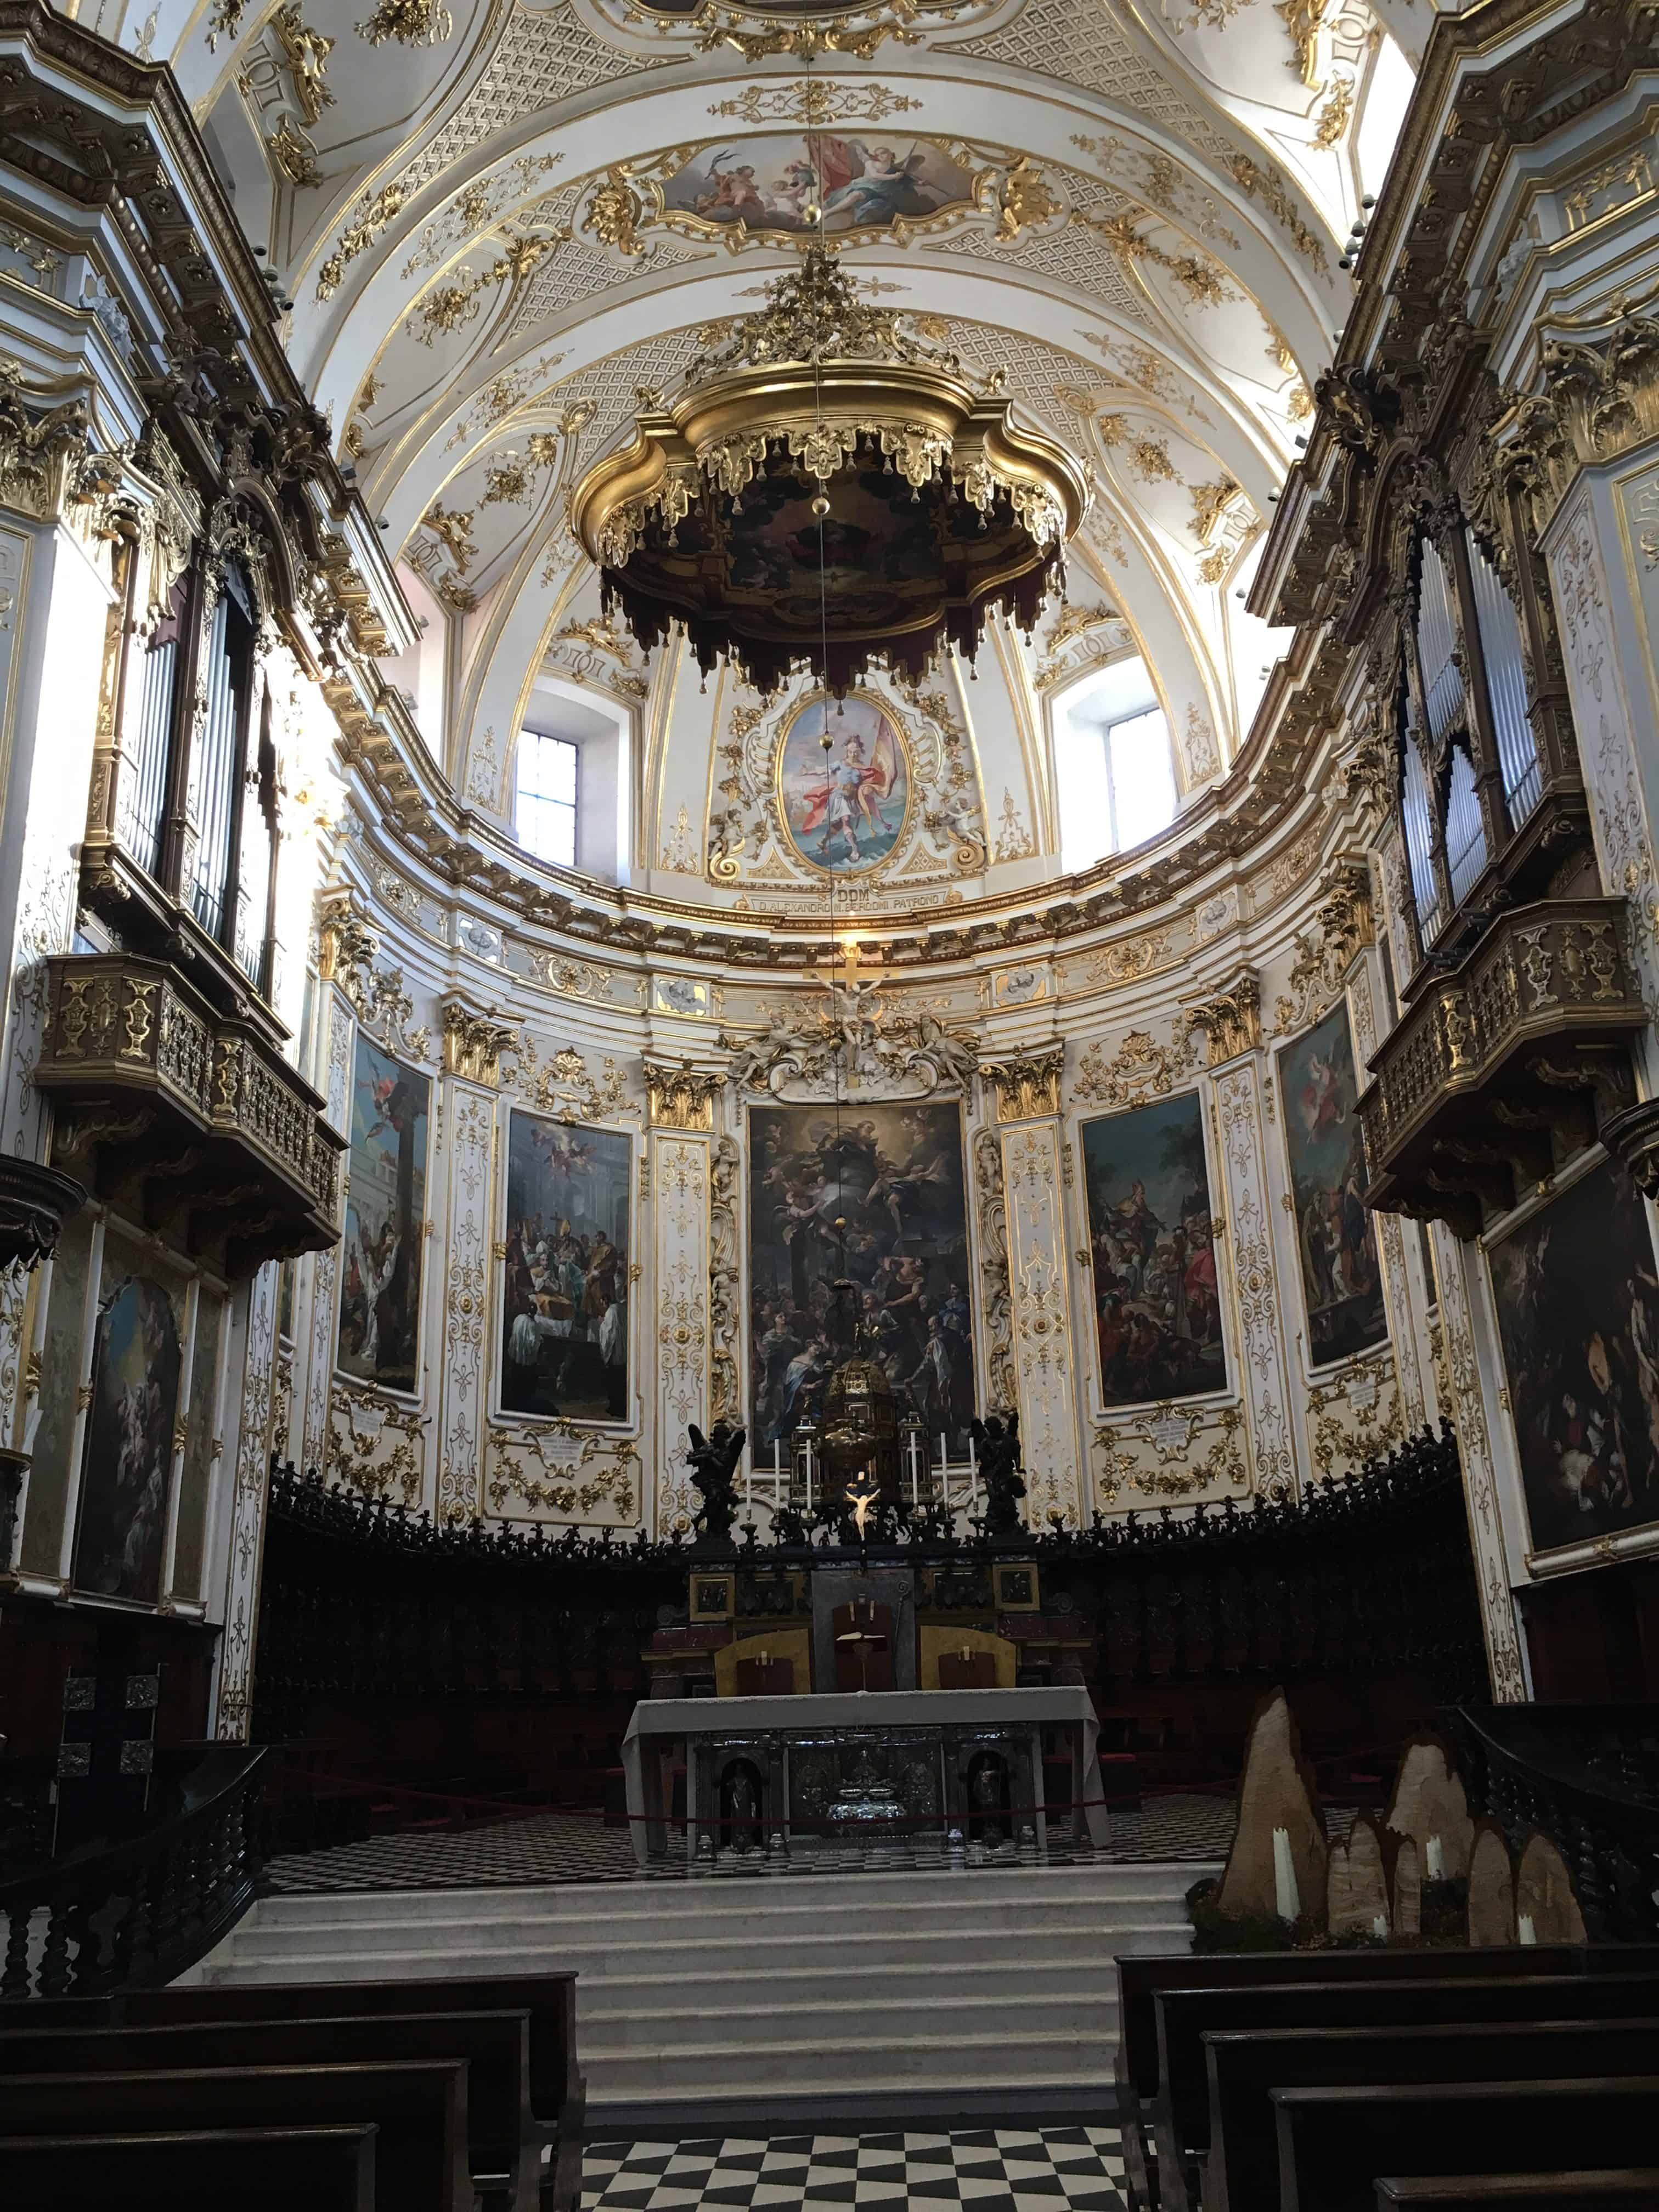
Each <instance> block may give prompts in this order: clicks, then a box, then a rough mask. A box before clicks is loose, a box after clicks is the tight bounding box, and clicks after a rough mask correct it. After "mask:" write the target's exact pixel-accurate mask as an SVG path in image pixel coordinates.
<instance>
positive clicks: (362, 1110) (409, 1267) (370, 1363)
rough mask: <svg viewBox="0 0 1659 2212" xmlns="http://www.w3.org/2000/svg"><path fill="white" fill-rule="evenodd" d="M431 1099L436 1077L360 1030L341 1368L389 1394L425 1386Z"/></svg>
mask: <svg viewBox="0 0 1659 2212" xmlns="http://www.w3.org/2000/svg"><path fill="white" fill-rule="evenodd" d="M431 1097H432V1079H431V1077H430V1076H429V1075H427V1074H426V1073H423V1072H422V1070H421V1069H420V1068H418V1067H409V1066H405V1065H404V1062H403V1061H402V1060H394V1059H393V1058H392V1055H391V1054H389V1053H386V1052H382V1051H381V1049H380V1046H379V1045H377V1044H374V1043H373V1042H371V1041H370V1039H369V1038H368V1037H366V1036H364V1035H363V1034H362V1031H361V1030H359V1031H358V1034H357V1052H356V1061H355V1064H354V1066H353V1070H352V1093H351V1123H350V1135H351V1150H350V1155H349V1173H350V1176H351V1188H350V1194H349V1197H348V1199H347V1201H346V1217H345V1241H344V1244H343V1249H342V1251H341V1255H340V1257H341V1275H340V1310H339V1323H338V1334H337V1352H336V1360H337V1364H338V1366H339V1368H340V1370H341V1371H342V1372H343V1373H344V1374H347V1375H350V1376H354V1377H355V1378H356V1380H357V1381H358V1382H360V1383H374V1384H376V1385H378V1386H379V1387H380V1389H384V1390H397V1391H404V1392H411V1393H412V1392H413V1391H414V1390H415V1389H417V1388H418V1383H419V1375H420V1337H421V1281H422V1269H423V1265H424V1261H425V1258H426V1165H427V1162H426V1151H427V1124H428V1109H429V1106H430V1103H431Z"/></svg>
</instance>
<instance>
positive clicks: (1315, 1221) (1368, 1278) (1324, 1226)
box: [1279, 1000, 1389, 1367]
mask: <svg viewBox="0 0 1659 2212" xmlns="http://www.w3.org/2000/svg"><path fill="white" fill-rule="evenodd" d="M1279 1097H1280V1098H1281V1099H1282V1100H1283V1102H1284V1108H1285V1112H1284V1123H1285V1152H1286V1154H1287V1156H1288V1162H1289V1166H1290V1176H1291V1203H1292V1206H1293V1208H1294V1212H1295V1220H1296V1250H1297V1265H1298V1267H1299V1269H1300V1272H1301V1276H1302V1298H1303V1304H1304V1309H1305V1310H1306V1313H1307V1316H1308V1364H1309V1365H1310V1367H1328V1366H1329V1365H1331V1364H1333V1363H1334V1361H1337V1360H1340V1359H1351V1358H1352V1357H1353V1356H1354V1354H1355V1353H1356V1352H1364V1351H1367V1350H1368V1349H1369V1348H1370V1346H1372V1345H1374V1344H1381V1343H1382V1342H1383V1340H1384V1339H1385V1338H1386V1337H1387V1335H1388V1334H1389V1322H1388V1315H1387V1312H1386V1310H1385V1309H1384V1307H1383V1269H1382V1266H1381V1264H1380V1262H1379V1260H1378V1257H1377V1249H1376V1227H1375V1225H1374V1224H1373V1223H1372V1220H1371V1217H1370V1212H1369V1211H1368V1210H1367V1208H1366V1205H1365V1199H1364V1191H1365V1157H1364V1148H1363V1146H1362V1145H1361V1142H1360V1136H1359V1114H1358V1098H1359V1086H1358V1079H1357V1077H1356V1074H1355V1071H1354V1057H1353V1036H1352V1030H1350V1029H1349V1026H1348V1008H1347V1002H1346V1000H1341V1001H1340V1002H1339V1003H1338V1004H1337V1005H1336V1006H1334V1007H1333V1009H1332V1010H1331V1012H1329V1013H1328V1014H1327V1015H1326V1017H1325V1018H1324V1020H1323V1021H1322V1022H1320V1023H1318V1024H1316V1026H1315V1027H1314V1028H1312V1029H1310V1030H1307V1031H1305V1032H1304V1035H1302V1036H1299V1037H1297V1038H1295V1039H1294V1040H1293V1041H1292V1042H1291V1043H1289V1044H1287V1045H1285V1047H1284V1048H1282V1049H1281V1051H1280V1052H1279Z"/></svg>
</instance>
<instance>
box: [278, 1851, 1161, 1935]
mask: <svg viewBox="0 0 1659 2212" xmlns="http://www.w3.org/2000/svg"><path fill="white" fill-rule="evenodd" d="M1185 1866H1186V1863H1185V1862H1182V1863H1181V1864H1178V1865H1176V1864H1158V1863H1154V1864H1147V1865H1137V1866H1121V1865H1117V1864H1115V1863H1110V1862H1108V1863H1105V1864H1103V1865H1100V1866H1097V1867H1085V1868H1077V1867H1056V1868H1054V1869H1048V1868H1031V1867H1017V1868H1010V1869H1008V1870H1007V1871H1006V1873H1005V1872H1003V1871H1001V1870H1000V1869H994V1868H987V1869H975V1870H973V1871H972V1872H965V1873H963V1872H955V1871H952V1872H939V1873H921V1874H899V1875H879V1874H860V1875H819V1874H811V1875H807V1874H802V1875H793V1874H792V1875H769V1874H755V1875H746V1874H744V1875H731V1876H730V1877H720V1876H716V1877H711V1878H704V1879H701V1880H698V1881H687V1882H681V1881H621V1882H612V1881H607V1882H562V1883H556V1884H541V1885H533V1886H532V1885H526V1886H524V1887H506V1886H501V1887H490V1888H477V1889H410V1890H389V1889H383V1890H374V1891H363V1890H349V1891H332V1892H316V1893H304V1894H301V1895H295V1894H293V1893H278V1894H276V1895H274V1896H270V1897H265V1898H262V1899H260V1900H259V1905H258V1913H259V1919H260V1923H261V1924H262V1925H264V1926H268V1927H278V1926H282V1925H283V1924H285V1923H299V1924H303V1925H305V1926H307V1927H317V1926H319V1925H325V1924H327V1923H330V1922H337V1921H347V1920H349V1921H350V1922H352V1923H354V1924H356V1923H359V1922H360V1921H361V1920H362V1917H363V1916H364V1912H365V1909H366V1908H367V1907H368V1906H371V1905H372V1907H373V1911H374V1917H376V1918H377V1919H380V1920H385V1921H395V1920H400V1919H401V1920H409V1921H418V1922H420V1923H422V1925H424V1924H425V1923H427V1922H428V1920H429V1919H430V1917H432V1914H433V1911H434V1909H435V1908H437V1909H438V1910H439V1911H441V1914H442V1917H444V1919H446V1920H490V1919H495V1918H498V1917H501V1916H502V1915H503V1914H511V1915H512V1916H513V1917H515V1918H516V1919H517V1920H518V1921H520V1923H526V1922H530V1921H559V1922H565V1921H570V1920H601V1921H603V1922H604V1923H605V1925H606V1926H608V1927H616V1926H617V1925H619V1924H620V1923H623V1922H624V1921H628V1920H634V1919H640V1920H647V1921H651V1922H653V1923H656V1922H659V1921H661V1920H663V1919H664V1918H666V1917H672V1918H678V1917H680V1916H681V1915H683V1914H684V1913H686V1912H689V1911H690V1912H695V1913H696V1914H697V1916H698V1917H702V1918H706V1919H709V1920H718V1919H722V1918H723V1919H727V1920H730V1921H731V1922H732V1923H733V1924H735V1925H745V1924H747V1923H749V1922H750V1920H751V1919H752V1917H754V1915H755V1913H756V1912H757V1911H764V1912H765V1913H766V1914H767V1916H768V1917H772V1916H773V1915H775V1914H776V1915H782V1914H793V1915H794V1916H795V1917H796V1918H797V1919H798V1920H800V1921H802V1922H805V1921H806V1920H809V1919H811V1920H823V1919H826V1918H827V1919H832V1920H835V1921H839V1922H844V1923H847V1924H848V1925H852V1924H854V1923H862V1922H869V1921H871V1920H872V1919H873V1918H875V1917H878V1916H879V1915H880V1914H881V1913H883V1912H884V1911H886V1910H887V1909H888V1908H892V1909H894V1910H896V1911H903V1912H904V1913H906V1914H907V1915H908V1914H911V1913H915V1912H917V1911H924V1912H925V1911H934V1912H938V1913H940V1914H951V1915H954V1914H955V1913H956V1912H957V1909H958V1906H959V1904H960V1901H961V1895H962V1889H961V1886H962V1885H963V1884H964V1883H970V1884H972V1886H973V1892H974V1896H975V1916H976V1917H977V1916H978V1915H979V1914H980V1913H981V1912H982V1911H986V1910H995V1909H997V1908H999V1907H1000V1906H1001V1905H1006V1904H1012V1903H1015V1902H1024V1903H1030V1904H1038V1905H1045V1906H1050V1907H1061V1906H1066V1905H1076V1904H1078V1903H1079V1902H1087V1903H1108V1902H1109V1903H1117V1902H1120V1901H1127V1900H1130V1899H1135V1898H1157V1899H1166V1898H1168V1897H1170V1895H1171V1894H1176V1895H1179V1894H1180V1893H1182V1891H1183V1890H1184V1889H1185V1888H1186V1887H1189V1886H1190V1882H1191V1881H1196V1880H1197V1878H1198V1876H1199V1875H1200V1873H1202V1872H1204V1871H1205V1869H1203V1868H1202V1867H1201V1866H1199V1865H1197V1864H1194V1866H1193V1867H1192V1870H1191V1874H1190V1876H1189V1877H1188V1881H1186V1882H1182V1881H1181V1880H1180V1877H1181V1875H1182V1873H1183V1872H1184V1871H1185ZM1172 1883H1173V1884H1174V1887H1172Z"/></svg>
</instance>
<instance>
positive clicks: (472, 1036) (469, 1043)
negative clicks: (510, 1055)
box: [439, 998, 515, 1090]
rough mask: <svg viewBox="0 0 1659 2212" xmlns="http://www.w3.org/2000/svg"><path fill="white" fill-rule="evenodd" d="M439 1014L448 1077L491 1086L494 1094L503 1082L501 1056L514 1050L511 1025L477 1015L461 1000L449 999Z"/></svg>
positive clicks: (487, 1015) (495, 1018)
mask: <svg viewBox="0 0 1659 2212" xmlns="http://www.w3.org/2000/svg"><path fill="white" fill-rule="evenodd" d="M439 1013H440V1018H441V1022H442V1025H443V1052H444V1072H445V1073H446V1074H448V1075H459V1076H464V1077H465V1079H466V1080H467V1081H468V1082H469V1083H481V1084H488V1085H489V1086H490V1088H491V1089H492V1090H493V1089H494V1088H495V1085H497V1084H499V1083H500V1081H501V1054H503V1053H504V1052H509V1051H511V1050H512V1049H513V1046H514V1042H515V1035H514V1031H513V1027H512V1025H511V1024H510V1023H507V1022H503V1021H501V1020H500V1019H499V1018H497V1017H496V1016H495V1015H494V1014H489V1013H484V1014H481V1013H477V1012H474V1011H473V1009H472V1008H471V1006H467V1004H466V1003H465V1000H461V999H457V998H448V999H446V1000H444V1001H443V1004H442V1006H441V1008H440V1009H439Z"/></svg>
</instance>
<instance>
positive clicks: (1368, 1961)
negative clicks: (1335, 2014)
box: [1115, 1943, 1659, 2207]
mask: <svg viewBox="0 0 1659 2212" xmlns="http://www.w3.org/2000/svg"><path fill="white" fill-rule="evenodd" d="M1621 1948H1623V1947H1621V1946H1619V1945H1611V1944H1603V1945H1599V1946H1595V1947H1590V1946H1585V1947H1578V1946H1575V1945H1573V1944H1571V1943H1547V1944H1545V1943H1541V1944H1537V1945H1533V1946H1529V1947H1528V1948H1527V1949H1525V1950H1522V1949H1520V1948H1514V1947H1510V1948H1503V1949H1498V1950H1473V1951H1215V1952H1206V1953H1202V1954H1197V1955H1194V1954H1192V1953H1190V1952H1181V1953H1175V1954H1159V1955H1158V1956H1157V1957H1140V1956H1138V1955H1133V1954H1131V1955H1128V1956H1124V1957H1120V1958H1119V1959H1118V1960H1116V1961H1115V1964H1116V1966H1117V1984H1118V2001H1119V2002H1118V2046H1117V2059H1116V2065H1115V2074H1116V2080H1117V2103H1118V2112H1119V2116H1120V2118H1121V2123H1122V2127H1123V2152H1124V2162H1125V2165H1126V2166H1127V2180H1128V2183H1129V2190H1130V2195H1131V2197H1132V2198H1133V2201H1134V2203H1137V2204H1139V2205H1140V2206H1142V2207H1155V2206H1156V2205H1157V2203H1158V2186H1157V2172H1156V2168H1155V2167H1154V2166H1150V2165H1149V2161H1148V2160H1147V2157H1146V2151H1147V2148H1148V2147H1149V2145H1148V2137H1149V2136H1150V2135H1151V2133H1152V2126H1153V2111H1152V2106H1153V2100H1154V2099H1155V2097H1156V2096H1157V2094H1158V2015H1157V2012H1156V2010H1155V2009H1154V2000H1155V1999H1156V1997H1157V1995H1158V1991H1159V1990H1174V1989H1180V1990H1188V1989H1243V1988H1247V1987H1250V1986H1253V1985H1254V1984H1257V1983H1267V1982H1271V1983H1284V1982H1298V1981H1304V1982H1324V1983H1330V1982H1344V1981H1384V1980H1395V1979H1398V1980H1407V1981H1411V1980H1430V1979H1432V1980H1445V1979H1449V1978H1451V1977H1453V1976H1455V1975H1460V1974H1470V1975H1473V1976H1476V1977H1478V1978H1491V1977H1492V1976H1497V1975H1501V1974H1510V1973H1526V1974H1576V1973H1583V1972H1589V1971H1593V1969H1592V1968H1591V1967H1590V1966H1589V1963H1588V1962H1589V1960H1590V1959H1591V1958H1592V1957H1593V1956H1595V1955H1599V1954H1602V1953H1607V1952H1618V1951H1619V1950H1620V1949H1621ZM1630 1963H1631V1965H1632V1966H1633V1967H1636V1966H1649V1965H1659V1946H1656V1947H1654V1948H1653V1951H1652V1954H1651V1956H1650V1955H1649V1953H1648V1948H1647V1947H1645V1946H1644V1947H1642V1948H1641V1951H1640V1954H1639V1955H1638V1956H1637V1957H1635V1958H1633V1959H1632V1960H1631V1962H1630Z"/></svg>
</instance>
